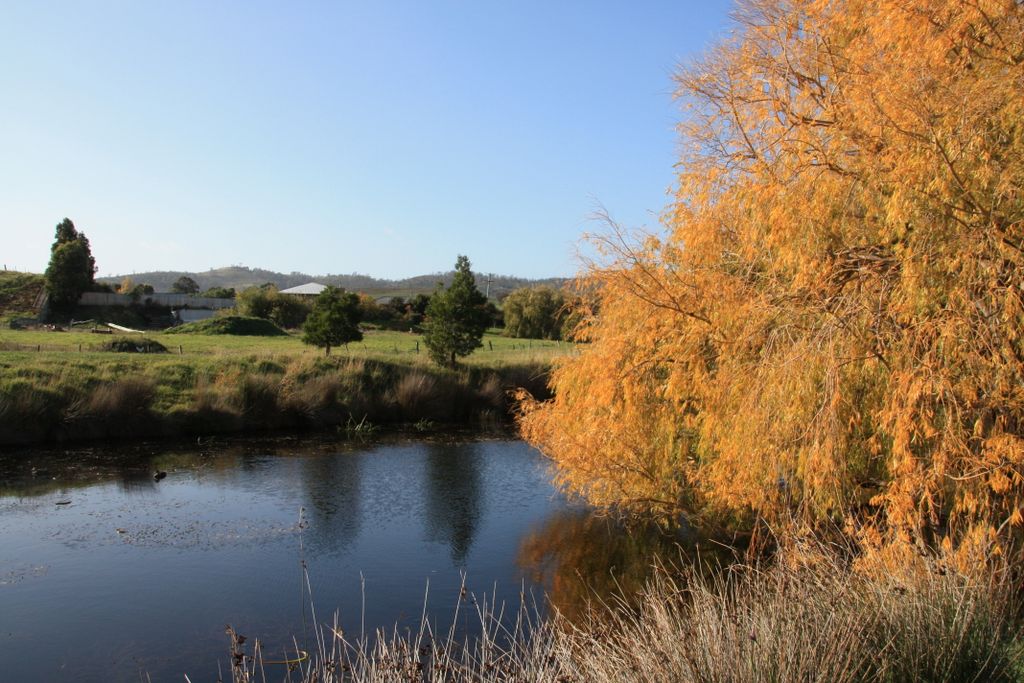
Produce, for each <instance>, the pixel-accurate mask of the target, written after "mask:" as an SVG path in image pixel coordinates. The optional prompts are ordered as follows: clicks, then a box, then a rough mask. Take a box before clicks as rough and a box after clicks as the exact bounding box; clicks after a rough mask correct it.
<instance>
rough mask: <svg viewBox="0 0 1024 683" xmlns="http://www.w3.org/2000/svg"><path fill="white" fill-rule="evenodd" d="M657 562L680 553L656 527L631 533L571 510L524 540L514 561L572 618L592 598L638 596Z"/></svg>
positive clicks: (554, 518)
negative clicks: (619, 594) (596, 596)
mask: <svg viewBox="0 0 1024 683" xmlns="http://www.w3.org/2000/svg"><path fill="white" fill-rule="evenodd" d="M659 557H662V558H664V559H666V560H673V559H678V558H679V548H678V546H677V545H676V544H675V543H674V542H673V540H672V539H671V538H670V537H668V536H666V535H664V534H663V533H661V531H660V530H659V529H657V528H656V527H653V526H643V527H632V528H629V529H627V528H625V527H623V526H622V525H620V524H618V523H616V522H615V521H614V520H612V519H610V518H608V517H603V516H596V515H594V514H593V513H590V512H587V511H584V510H567V511H564V512H561V513H559V514H557V515H555V516H554V517H552V518H550V519H548V520H547V521H546V522H545V523H544V525H543V527H541V528H540V529H538V530H534V531H532V532H531V533H530V534H529V535H528V536H526V537H525V538H524V539H523V541H522V542H521V543H520V546H519V553H518V555H517V556H516V562H517V563H518V565H519V567H520V568H521V569H522V570H523V572H524V573H525V574H526V575H527V576H529V577H530V579H531V580H533V581H534V582H537V583H540V584H542V585H544V586H545V588H546V589H547V598H548V600H549V601H550V602H551V604H552V605H553V606H554V607H556V608H557V609H558V610H559V611H560V612H562V613H563V614H565V615H566V616H568V617H570V618H572V617H574V616H576V615H578V614H580V612H581V611H582V610H583V609H584V607H585V606H586V603H587V600H588V599H589V598H590V597H592V596H594V595H600V596H602V597H605V598H606V597H608V596H610V595H613V594H618V593H619V592H620V591H621V592H622V593H623V595H624V597H628V596H630V595H633V594H635V593H636V592H637V591H638V590H639V589H640V588H641V587H642V586H643V584H644V582H645V580H646V579H647V578H648V577H649V576H650V574H651V570H652V569H653V567H654V564H655V562H657V561H658V558H659Z"/></svg>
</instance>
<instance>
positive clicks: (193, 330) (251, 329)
mask: <svg viewBox="0 0 1024 683" xmlns="http://www.w3.org/2000/svg"><path fill="white" fill-rule="evenodd" d="M164 333H165V334H234V335H239V336H245V337H280V336H281V335H286V334H288V333H287V332H285V331H284V330H282V329H281V328H280V327H278V326H277V325H275V324H274V323H272V322H270V321H269V320H264V319H263V318H247V317H244V316H240V315H228V316H224V317H223V318H208V319H206V320H197V321H196V322H194V323H185V324H184V325H180V326H178V327H172V328H171V329H169V330H165V332H164Z"/></svg>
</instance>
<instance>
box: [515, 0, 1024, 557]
mask: <svg viewBox="0 0 1024 683" xmlns="http://www.w3.org/2000/svg"><path fill="white" fill-rule="evenodd" d="M737 18H738V26H739V29H738V30H737V32H736V33H735V34H734V35H732V36H731V37H729V38H727V39H725V40H724V42H723V43H722V44H721V45H719V46H718V47H716V48H715V49H713V50H712V51H711V52H710V53H708V54H707V55H706V56H705V57H704V58H703V59H701V60H700V61H698V62H696V63H694V64H693V65H691V66H690V67H689V68H687V69H685V70H683V71H681V72H680V73H679V74H678V76H677V83H678V88H679V90H678V97H679V98H680V100H682V101H684V102H685V103H686V104H687V105H688V107H690V111H691V113H692V114H691V115H690V116H689V117H688V118H687V120H686V122H685V124H683V126H682V132H683V146H682V149H683V152H682V158H681V160H680V163H679V165H678V168H679V176H678V184H677V187H678V189H677V191H676V201H675V203H674V205H673V207H672V209H671V211H669V212H668V213H667V215H666V218H665V230H664V233H663V234H661V235H640V236H637V237H636V238H633V239H631V238H630V236H629V235H627V234H625V232H624V231H622V230H620V229H618V228H617V227H616V226H614V224H612V225H611V230H610V234H609V236H608V237H607V238H606V239H605V240H604V243H603V245H602V246H603V247H604V248H605V249H606V250H607V252H606V253H609V254H611V258H610V259H609V262H608V263H606V264H604V265H603V266H601V267H595V268H593V269H592V270H591V271H590V272H589V273H588V274H587V275H586V277H585V280H584V284H585V286H586V287H587V288H588V290H589V291H593V292H596V296H597V298H598V301H599V304H600V312H599V313H596V314H592V315H590V316H588V317H587V318H586V320H585V321H584V324H583V327H582V328H581V334H582V335H583V337H584V338H585V339H587V340H589V341H590V342H591V343H590V344H587V345H584V346H581V347H580V348H581V353H580V354H579V355H578V356H576V357H573V358H570V359H568V360H567V361H566V362H564V363H562V364H560V365H559V366H558V367H557V369H556V371H555V373H554V378H553V388H554V394H555V398H554V399H553V400H552V401H551V402H547V403H537V402H533V403H529V402H528V403H526V404H525V406H524V412H523V415H522V428H523V432H524V434H525V435H526V436H527V437H528V439H529V440H530V441H532V442H533V443H534V444H536V445H538V446H539V447H540V448H541V449H542V450H543V451H544V452H545V453H547V454H549V455H550V456H552V457H553V458H554V459H555V461H556V462H557V463H558V465H559V468H560V469H559V472H560V474H559V477H560V481H561V483H562V484H563V485H564V486H565V487H567V488H568V489H570V490H571V491H574V492H577V493H579V494H581V495H583V496H585V497H586V498H588V499H589V500H591V501H593V502H594V503H597V504H600V505H608V506H618V507H626V508H631V509H636V510H646V511H654V512H656V513H659V514H661V515H663V516H664V517H665V518H669V519H671V518H676V517H677V516H678V515H680V514H685V515H686V516H687V517H688V518H689V519H690V520H691V521H696V522H700V521H703V522H706V523H714V524H719V525H726V526H729V527H733V528H735V527H739V528H746V529H754V528H758V526H759V521H760V522H764V524H765V525H766V526H767V527H770V528H772V529H774V530H780V529H793V530H800V529H803V530H807V529H819V530H820V529H822V528H826V527H831V528H846V529H847V530H848V531H849V532H851V533H853V534H854V535H855V536H856V538H857V539H858V540H859V541H860V542H861V543H862V544H863V545H862V547H864V548H872V547H884V548H887V549H892V550H893V553H894V554H893V556H894V557H896V556H898V557H902V558H904V559H906V558H908V557H910V558H912V557H913V556H914V555H913V553H912V552H910V549H911V548H917V549H918V550H920V551H921V552H927V551H928V549H932V550H935V549H937V548H939V547H941V548H943V549H944V550H945V551H947V552H953V553H955V552H963V553H965V554H967V553H972V552H973V551H977V550H984V551H991V550H993V549H995V550H999V549H1002V550H1004V551H1006V550H1008V549H1011V548H1017V549H1018V550H1019V549H1020V546H1019V545H1017V544H1016V542H1017V541H1019V540H1024V539H1022V538H1021V536H1022V534H1021V531H1022V530H1024V334H1022V330H1024V291H1022V287H1021V283H1022V282H1024V125H1022V122H1024V58H1022V55H1024V7H1022V5H1021V3H1019V2H1017V3H1014V2H995V1H987V0H982V2H978V3H967V2H960V1H958V0H935V1H929V2H924V1H923V0H918V1H911V2H905V1H902V0H901V1H899V2H897V1H896V0H871V1H870V2H869V1H867V0H846V1H844V2H839V3H818V2H761V1H755V0H752V1H750V2H744V3H742V5H741V7H740V9H739V12H738V14H737ZM844 525H845V526H844ZM895 549H902V550H900V551H899V552H896V551H895ZM908 561H909V560H908Z"/></svg>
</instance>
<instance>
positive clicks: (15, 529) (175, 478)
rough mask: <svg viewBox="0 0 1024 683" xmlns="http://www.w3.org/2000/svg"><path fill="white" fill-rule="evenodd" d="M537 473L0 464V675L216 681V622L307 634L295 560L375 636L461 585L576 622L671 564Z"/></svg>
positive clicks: (447, 604)
mask: <svg viewBox="0 0 1024 683" xmlns="http://www.w3.org/2000/svg"><path fill="white" fill-rule="evenodd" d="M542 465H543V461H542V458H541V456H540V455H539V454H538V453H537V452H536V451H533V450H532V449H530V448H529V447H528V446H526V445H525V444H523V443H521V442H518V441H501V440H489V441H464V440H463V441H460V440H457V439H454V438H448V439H445V440H440V441H436V440H435V441H424V440H421V439H408V438H403V437H401V436H395V437H393V438H392V437H388V438H386V439H382V440H380V441H374V442H373V443H370V444H367V443H356V442H349V441H339V440H328V439H296V438H287V437H284V438H275V439H259V440H251V441H250V440H241V439H240V440H235V441H232V440H228V439H223V440H221V439H218V440H217V442H216V444H214V443H210V442H209V441H206V440H204V443H195V442H180V443H169V444H148V445H138V446H130V447H123V446H119V447H117V448H113V447H99V446H97V447H95V448H83V449H75V450H73V451H72V450H57V449H54V450H51V451H41V450H36V451H29V450H26V451H24V452H22V453H11V454H9V457H4V456H0V623H2V624H3V627H4V628H3V630H2V631H0V662H2V665H0V671H2V673H0V678H3V679H4V680H7V679H10V680H48V681H51V680H52V681H62V680H74V681H77V682H78V683H81V682H82V681H103V683H111V681H138V680H140V676H139V670H140V669H142V670H144V671H145V672H147V673H148V674H151V675H152V680H154V681H160V680H182V677H181V674H182V673H183V672H187V673H189V675H190V676H191V680H216V675H217V662H218V661H219V660H220V658H221V657H223V654H224V641H223V629H224V624H225V623H232V624H234V625H236V626H237V627H239V628H241V629H244V630H243V632H245V633H247V634H248V635H250V636H252V637H254V638H255V637H261V638H266V639H268V640H267V642H273V643H284V642H289V639H290V638H291V636H292V635H301V634H304V633H306V628H307V627H308V623H307V621H306V619H307V617H308V613H307V611H306V610H308V608H309V604H308V594H307V593H306V592H304V591H305V589H303V588H301V587H300V585H299V581H298V579H299V577H300V576H301V571H300V564H299V561H298V560H299V558H300V555H299V553H300V552H302V553H304V555H303V556H302V559H303V560H308V561H309V567H310V577H311V583H312V586H311V588H312V592H313V593H314V595H315V603H316V607H317V611H318V613H319V614H321V615H323V614H328V615H330V614H332V612H333V611H334V610H337V611H338V612H339V614H340V615H341V620H342V622H343V624H346V625H345V628H348V629H355V628H360V629H361V628H362V627H363V625H364V623H365V627H366V628H367V629H368V630H369V631H372V630H373V629H376V628H378V627H380V628H385V629H390V628H391V627H392V626H393V625H394V624H395V622H396V620H398V621H400V622H402V623H409V624H414V623H415V620H416V619H418V618H419V615H420V610H421V606H422V604H423V599H424V588H425V585H426V584H428V583H429V590H430V599H429V605H428V608H427V609H428V611H427V618H428V619H430V620H432V622H434V623H442V624H443V623H447V620H448V619H450V618H451V616H452V609H453V606H454V605H455V604H456V603H457V602H458V601H459V600H460V588H461V585H462V576H463V572H465V576H466V577H467V581H468V582H469V585H470V590H471V591H474V592H476V591H477V590H478V589H482V588H484V587H486V588H485V589H486V590H487V591H492V590H493V591H495V593H494V595H493V598H494V599H495V601H496V602H499V603H502V602H503V603H505V604H507V605H514V604H517V601H518V599H519V592H520V588H521V587H525V588H526V590H527V591H528V592H531V593H533V594H535V595H538V596H539V595H540V594H541V588H542V587H543V588H544V589H546V590H547V591H548V592H549V593H550V597H551V601H552V603H553V604H554V605H555V606H557V607H558V608H559V609H561V610H562V611H563V612H566V613H570V614H571V613H574V612H575V611H577V610H578V609H579V608H580V606H581V605H582V604H583V603H584V602H585V598H586V596H587V595H588V591H590V590H594V591H598V592H601V593H607V592H610V591H612V589H613V588H614V587H615V586H616V585H618V586H621V587H624V588H626V589H627V590H635V587H636V586H638V585H639V584H640V583H641V582H642V580H643V578H644V577H645V576H646V575H647V573H648V572H649V570H650V564H651V557H652V556H653V555H657V554H663V555H670V554H672V553H673V552H675V551H674V546H673V544H672V541H673V540H674V539H666V538H665V537H664V536H662V535H661V534H658V533H655V532H653V531H651V530H646V531H642V530H631V531H630V534H629V535H627V534H626V533H624V532H625V530H624V528H623V527H621V526H620V525H617V524H615V523H614V522H612V521H610V520H607V519H600V518H595V517H593V516H592V515H591V514H590V513H588V512H587V511H585V510H581V509H579V507H574V506H572V505H570V504H568V503H567V502H566V501H565V500H564V498H562V497H561V496H560V495H558V494H557V493H556V492H555V490H554V489H553V488H552V487H551V484H550V480H549V478H548V475H547V473H546V471H545V470H544V468H543V466H542ZM156 471H166V472H168V476H167V477H166V478H164V479H163V480H161V481H159V482H154V481H153V473H154V472H156ZM300 507H301V508H305V510H306V520H307V521H308V523H309V524H308V527H307V530H306V531H303V532H301V533H300V532H299V529H298V525H297V522H298V512H299V509H300ZM300 540H301V542H302V543H303V546H302V547H301V551H300V547H299V541H300ZM364 577H365V583H364ZM524 579H525V586H524ZM534 580H536V583H535V581H534ZM364 585H365V595H364V593H363V590H364ZM126 599H127V600H129V601H130V605H131V609H126V608H125V604H126V603H125V600H126ZM403 615H410V616H408V618H407V617H405V616H403ZM403 620H405V621H404V622H403ZM467 623H468V622H467ZM459 628H467V625H466V624H463V625H461V626H459ZM133 661H135V662H137V664H135V663H132V662H133ZM62 665H63V666H62ZM199 674H201V675H199ZM143 680H146V678H145V677H143Z"/></svg>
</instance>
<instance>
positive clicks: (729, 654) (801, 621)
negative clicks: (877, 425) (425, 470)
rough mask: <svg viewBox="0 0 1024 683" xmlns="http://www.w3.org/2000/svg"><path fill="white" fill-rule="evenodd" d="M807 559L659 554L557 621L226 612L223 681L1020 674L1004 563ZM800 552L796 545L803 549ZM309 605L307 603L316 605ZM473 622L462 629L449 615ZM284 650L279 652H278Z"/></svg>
mask: <svg viewBox="0 0 1024 683" xmlns="http://www.w3.org/2000/svg"><path fill="white" fill-rule="evenodd" d="M814 555H815V561H808V562H805V563H802V564H799V565H791V564H787V563H783V562H773V563H771V564H770V565H766V566H758V565H748V564H738V565H733V566H730V567H727V568H724V569H716V570H712V571H702V570H701V568H700V567H698V566H694V565H693V564H690V565H688V566H687V568H685V569H683V568H679V567H674V568H666V567H664V566H661V567H659V568H658V569H657V570H656V571H655V574H654V577H653V578H652V579H651V580H650V581H649V582H648V583H647V584H646V586H645V587H644V588H643V589H642V590H641V591H640V593H639V594H638V595H637V596H622V595H620V596H619V597H618V598H616V597H615V596H612V597H605V596H595V601H594V602H593V603H592V604H591V607H590V608H589V610H588V611H587V612H586V613H585V614H584V615H583V616H582V618H578V619H575V620H572V621H570V620H569V619H568V618H566V617H565V616H564V615H562V614H559V613H557V612H556V613H555V614H553V615H551V616H548V617H539V616H537V612H536V610H535V609H532V608H530V607H529V606H528V605H522V606H520V609H519V611H518V612H515V610H514V608H513V609H511V610H510V611H511V612H512V613H511V616H510V615H509V614H508V613H507V611H509V608H508V606H506V605H500V604H499V605H494V604H491V603H490V602H488V599H487V596H474V595H472V594H468V595H465V597H464V602H460V604H459V605H458V606H457V608H456V610H455V613H454V614H453V616H452V624H453V625H452V627H451V628H450V629H446V628H444V627H443V626H442V625H439V624H429V623H423V624H421V625H420V628H419V630H418V631H416V632H414V633H410V632H404V633H400V632H399V631H398V630H397V629H395V630H393V631H391V632H387V631H384V630H380V631H377V632H376V633H375V634H354V635H353V634H347V633H345V632H344V631H343V630H341V629H340V628H339V627H338V622H337V615H335V619H334V622H333V625H331V624H330V623H328V622H326V621H321V623H318V625H317V627H316V629H315V633H314V638H313V642H312V643H307V644H306V646H307V647H309V648H310V649H309V650H308V651H307V650H303V649H301V647H300V646H299V645H298V643H296V644H295V647H294V649H293V650H292V652H291V653H290V654H288V655H287V656H286V657H285V658H284V660H282V659H281V658H280V657H278V656H273V657H272V656H266V655H265V654H264V652H263V651H262V650H261V644H260V642H259V640H258V639H257V640H255V641H253V642H251V643H250V644H249V645H248V646H247V645H246V644H245V641H246V639H245V638H244V637H242V638H239V634H236V633H235V632H234V631H233V630H232V629H231V628H230V627H228V629H227V633H228V636H229V639H230V653H231V656H230V659H231V662H232V664H231V668H232V681H233V683H251V682H253V681H263V680H285V679H286V680H289V681H296V682H302V683H312V682H313V681H317V682H318V683H330V682H332V681H338V682H340V681H350V682H352V683H384V682H385V681H398V680H403V681H406V680H407V681H424V682H426V681H452V682H457V683H462V682H466V683H468V682H470V681H473V682H480V683H484V682H488V683H489V682H492V681H493V682H495V683H496V682H498V681H524V682H525V681H531V682H537V683H548V682H550V683H577V682H579V683H613V682H616V683H618V682H630V681H638V682H639V681H644V682H648V683H649V682H662V681H664V682H665V683H669V682H672V683H691V682H692V683H705V682H712V681H715V682H717V681H723V682H724V681H729V682H730V683H759V682H761V681H823V682H824V681H828V682H830V683H847V682H848V683H860V682H865V683H866V682H868V681H872V682H873V681H920V680H926V681H948V682H951V683H952V682H955V681H1019V680H1021V679H1022V673H1024V672H1022V669H1021V654H1022V652H1021V645H1020V642H1019V640H1018V638H1017V636H1018V633H1019V630H1020V623H1019V615H1018V611H1019V610H1018V608H1019V604H1018V603H1017V593H1016V591H1015V586H1014V585H1013V580H1012V572H1010V571H1009V569H1008V567H1007V566H1006V565H1000V566H992V567H988V568H986V569H983V570H981V571H977V572H974V573H971V574H967V575H964V574H959V573H957V572H953V571H948V568H947V567H945V566H943V565H942V564H941V563H939V562H937V561H935V560H933V559H924V558H922V559H920V560H919V561H917V562H914V563H911V564H908V565H904V566H903V567H902V568H900V569H898V570H894V571H891V572H885V573H875V574H872V573H865V572H863V571H859V570H857V569H856V568H854V566H853V564H854V563H853V562H851V561H850V559H849V558H846V559H845V560H844V559H840V558H842V557H843V556H842V555H841V554H837V553H836V552H835V550H834V549H825V548H822V547H818V548H816V549H815V553H814ZM805 557H806V556H805ZM314 616H315V609H314ZM460 619H461V620H462V621H463V622H465V621H466V620H471V621H473V623H474V624H475V625H476V627H477V630H478V632H479V635H478V636H476V637H473V638H469V639H464V640H459V639H457V638H456V637H455V635H454V634H455V631H456V627H455V624H457V623H459V621H460ZM283 662H288V664H290V666H287V667H285V666H282V663H283Z"/></svg>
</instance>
